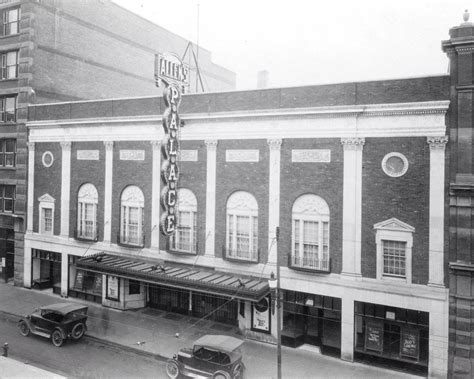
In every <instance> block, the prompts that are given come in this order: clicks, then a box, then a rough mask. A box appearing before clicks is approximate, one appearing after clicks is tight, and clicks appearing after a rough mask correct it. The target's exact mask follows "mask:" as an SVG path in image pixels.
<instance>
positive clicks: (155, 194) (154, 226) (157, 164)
mask: <svg viewBox="0 0 474 379" xmlns="http://www.w3.org/2000/svg"><path fill="white" fill-rule="evenodd" d="M151 145H152V147H153V158H152V159H153V168H152V182H151V193H152V197H151V248H152V249H157V250H158V251H159V249H160V193H161V192H160V177H161V176H160V175H161V152H160V147H161V142H160V141H151Z"/></svg>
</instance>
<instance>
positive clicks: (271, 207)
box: [267, 139, 281, 264]
mask: <svg viewBox="0 0 474 379" xmlns="http://www.w3.org/2000/svg"><path fill="white" fill-rule="evenodd" d="M267 142H268V146H269V147H270V159H269V161H270V170H269V171H270V178H269V183H268V263H275V264H276V262H277V253H278V247H277V240H276V227H277V226H279V225H280V155H281V154H280V151H281V139H269V140H267Z"/></svg>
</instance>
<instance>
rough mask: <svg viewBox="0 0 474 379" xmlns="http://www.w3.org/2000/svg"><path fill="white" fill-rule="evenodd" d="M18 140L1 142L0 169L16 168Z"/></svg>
mask: <svg viewBox="0 0 474 379" xmlns="http://www.w3.org/2000/svg"><path fill="white" fill-rule="evenodd" d="M15 161H16V140H15V139H4V140H0V167H15Z"/></svg>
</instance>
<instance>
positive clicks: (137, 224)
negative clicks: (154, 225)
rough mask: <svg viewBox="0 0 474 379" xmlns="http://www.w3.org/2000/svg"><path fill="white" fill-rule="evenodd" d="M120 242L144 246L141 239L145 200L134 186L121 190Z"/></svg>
mask: <svg viewBox="0 0 474 379" xmlns="http://www.w3.org/2000/svg"><path fill="white" fill-rule="evenodd" d="M120 205H121V215H120V216H121V218H120V219H121V225H120V243H122V244H125V245H133V246H140V247H142V246H144V239H143V208H144V206H145V200H144V197H143V192H142V191H141V190H140V188H138V187H136V186H128V187H127V188H125V189H124V190H123V192H122V197H121V199H120Z"/></svg>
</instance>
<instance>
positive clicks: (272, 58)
mask: <svg viewBox="0 0 474 379" xmlns="http://www.w3.org/2000/svg"><path fill="white" fill-rule="evenodd" d="M113 1H114V2H115V3H117V4H119V5H121V6H122V7H124V8H127V9H129V10H131V11H132V12H134V13H137V14H139V15H140V16H142V17H144V18H146V19H148V20H150V21H152V22H154V23H156V24H158V25H160V26H162V27H164V28H166V29H168V30H170V31H172V32H173V33H176V34H178V35H180V36H182V37H184V38H186V39H188V40H191V41H192V42H193V43H197V42H199V45H200V46H203V47H205V48H206V49H208V50H210V51H211V53H212V59H213V62H214V63H216V64H219V65H221V66H224V67H225V68H228V69H230V70H231V71H234V72H235V73H236V74H237V89H239V90H241V89H253V88H256V84H257V72H258V71H262V70H267V71H268V73H269V86H270V87H288V86H301V85H311V84H322V83H338V82H347V81H363V80H377V79H390V78H406V77H416V76H429V75H438V74H444V73H447V70H448V59H447V57H446V54H445V53H443V52H442V50H441V41H442V40H447V39H449V29H450V28H451V27H453V26H458V25H460V24H461V23H462V22H463V19H462V15H463V13H464V10H465V9H469V10H470V11H471V12H470V13H471V18H470V21H473V20H474V0H470V1H467V0H411V1H409V0H396V1H394V0H378V1H375V0H352V1H351V0H324V1H319V0H286V1H283V0H172V1H164V0H113ZM198 20H199V21H198ZM178 53H179V54H181V52H178Z"/></svg>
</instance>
